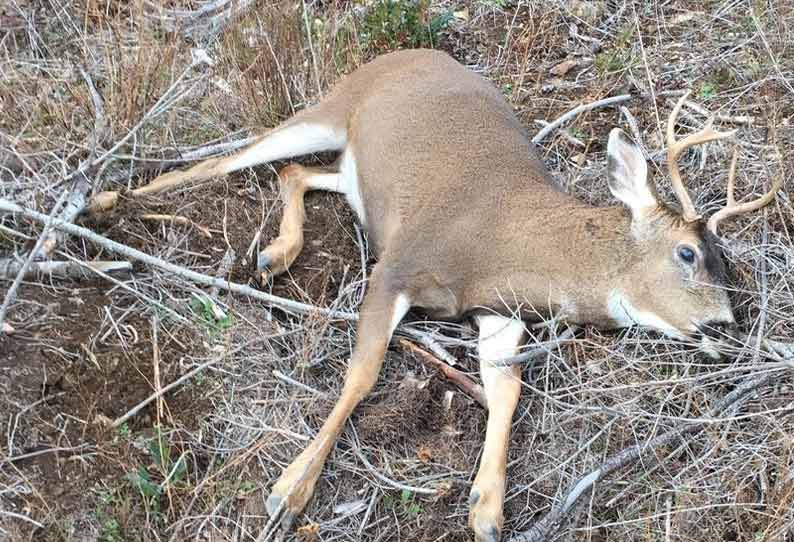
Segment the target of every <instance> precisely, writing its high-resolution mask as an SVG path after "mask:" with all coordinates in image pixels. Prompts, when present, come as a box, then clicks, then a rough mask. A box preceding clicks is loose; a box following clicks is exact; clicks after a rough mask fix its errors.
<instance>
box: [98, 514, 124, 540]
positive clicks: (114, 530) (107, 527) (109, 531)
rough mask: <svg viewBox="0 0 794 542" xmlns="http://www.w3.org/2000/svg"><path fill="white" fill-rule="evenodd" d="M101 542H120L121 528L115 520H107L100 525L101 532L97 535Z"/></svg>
mask: <svg viewBox="0 0 794 542" xmlns="http://www.w3.org/2000/svg"><path fill="white" fill-rule="evenodd" d="M99 540H101V541H102V542H121V541H122V540H123V538H122V537H121V526H120V525H119V522H118V521H117V520H116V519H115V518H108V519H106V520H105V521H104V523H102V532H101V533H100V535H99Z"/></svg>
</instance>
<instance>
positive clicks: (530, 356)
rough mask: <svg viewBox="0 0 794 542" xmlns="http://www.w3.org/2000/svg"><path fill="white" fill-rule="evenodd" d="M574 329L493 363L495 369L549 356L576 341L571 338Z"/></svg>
mask: <svg viewBox="0 0 794 542" xmlns="http://www.w3.org/2000/svg"><path fill="white" fill-rule="evenodd" d="M575 333H576V332H575V330H574V329H571V328H569V329H566V330H565V331H563V332H562V333H560V336H559V337H557V338H556V339H554V340H551V341H546V342H542V343H538V344H534V345H532V348H530V349H529V350H527V351H526V352H521V353H520V354H516V355H515V356H510V357H508V358H503V359H500V360H497V361H494V362H493V365H494V366H495V367H507V366H509V365H515V364H517V363H525V362H528V361H534V360H535V359H537V358H539V357H540V356H542V355H544V354H550V353H552V352H553V350H554V349H556V348H559V347H560V346H562V345H563V344H568V343H572V342H574V341H575V340H576V339H574V338H573V336H574V334H575Z"/></svg>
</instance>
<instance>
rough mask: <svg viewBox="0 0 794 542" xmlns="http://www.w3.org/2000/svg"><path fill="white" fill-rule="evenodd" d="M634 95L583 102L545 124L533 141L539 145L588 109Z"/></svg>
mask: <svg viewBox="0 0 794 542" xmlns="http://www.w3.org/2000/svg"><path fill="white" fill-rule="evenodd" d="M632 98H633V96H632V95H631V94H621V95H620V96H611V97H609V98H604V99H603V100H597V101H595V102H591V103H589V104H582V105H579V106H577V107H574V108H573V109H571V110H570V111H568V112H567V113H565V114H564V115H563V116H561V117H559V118H558V119H557V120H555V121H553V122H551V123H549V124H547V125H546V126H544V127H543V128H542V129H541V130H540V131H539V132H538V133H537V134H535V137H533V138H532V143H534V144H535V145H539V144H540V142H541V141H543V140H544V139H546V137H547V136H548V135H549V134H550V133H552V132H553V131H554V130H556V129H557V128H559V127H560V126H562V125H563V124H565V123H567V122H570V121H571V120H573V119H574V118H575V117H577V116H578V115H581V114H582V113H585V112H587V111H592V110H593V109H598V108H599V107H608V106H610V105H615V104H619V103H623V102H627V101H629V100H631V99H632Z"/></svg>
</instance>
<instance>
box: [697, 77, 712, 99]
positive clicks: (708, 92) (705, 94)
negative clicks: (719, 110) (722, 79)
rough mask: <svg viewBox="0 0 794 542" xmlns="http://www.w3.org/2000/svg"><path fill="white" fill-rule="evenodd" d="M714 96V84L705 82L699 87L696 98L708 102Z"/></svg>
mask: <svg viewBox="0 0 794 542" xmlns="http://www.w3.org/2000/svg"><path fill="white" fill-rule="evenodd" d="M716 95H717V85H715V84H714V83H710V82H709V81H705V82H704V83H703V84H701V85H700V91H699V92H698V96H700V99H701V100H710V99H712V98H713V97H714V96H716Z"/></svg>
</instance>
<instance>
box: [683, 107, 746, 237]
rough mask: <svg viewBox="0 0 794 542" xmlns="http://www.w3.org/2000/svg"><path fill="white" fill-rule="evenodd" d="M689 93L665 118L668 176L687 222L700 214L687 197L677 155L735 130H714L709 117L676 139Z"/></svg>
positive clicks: (731, 134) (712, 122) (728, 135)
mask: <svg viewBox="0 0 794 542" xmlns="http://www.w3.org/2000/svg"><path fill="white" fill-rule="evenodd" d="M690 93H691V91H687V92H686V93H685V94H684V95H683V96H681V98H680V99H679V100H678V102H677V103H676V104H675V107H674V108H673V111H672V113H670V118H669V119H668V120H667V169H668V170H669V171H670V178H671V179H672V182H673V192H675V196H676V198H678V201H679V202H680V203H681V207H682V209H683V213H682V214H683V217H684V220H686V221H687V222H694V221H695V220H697V219H699V218H700V215H699V214H698V213H697V211H696V210H695V206H694V205H693V204H692V199H691V198H690V197H689V193H688V192H687V189H686V187H685V186H684V181H683V180H682V179H681V171H680V170H679V169H678V157H679V156H680V155H681V153H682V152H683V151H685V150H686V149H688V148H689V147H692V146H694V145H701V144H703V143H708V142H709V141H717V140H720V139H726V138H729V137H733V135H734V134H735V133H736V130H731V131H730V132H718V131H716V130H715V129H714V128H713V124H714V118H713V117H712V118H709V120H708V121H707V122H706V125H705V126H704V127H703V129H702V130H700V131H698V132H695V133H693V134H690V135H688V136H687V137H685V138H684V139H682V140H681V141H676V139H675V124H676V120H677V119H678V114H679V113H680V112H681V108H682V107H683V105H684V102H686V99H687V98H689V94H690Z"/></svg>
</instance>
